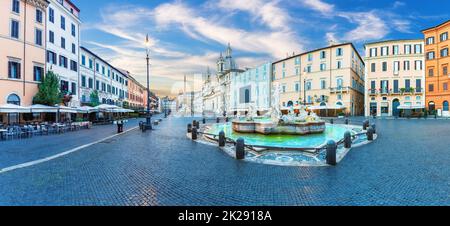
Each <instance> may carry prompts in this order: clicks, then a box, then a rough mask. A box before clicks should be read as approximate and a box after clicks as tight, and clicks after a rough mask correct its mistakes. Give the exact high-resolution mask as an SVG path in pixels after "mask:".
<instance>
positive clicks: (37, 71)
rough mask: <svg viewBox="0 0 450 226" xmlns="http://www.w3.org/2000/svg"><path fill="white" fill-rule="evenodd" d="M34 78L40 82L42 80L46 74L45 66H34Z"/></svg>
mask: <svg viewBox="0 0 450 226" xmlns="http://www.w3.org/2000/svg"><path fill="white" fill-rule="evenodd" d="M33 69H34V70H33V78H34V81H37V82H40V81H42V75H43V74H44V68H42V67H39V66H34V68H33Z"/></svg>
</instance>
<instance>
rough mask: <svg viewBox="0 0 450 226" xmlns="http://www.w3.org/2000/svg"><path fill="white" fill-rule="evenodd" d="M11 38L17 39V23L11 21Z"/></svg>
mask: <svg viewBox="0 0 450 226" xmlns="http://www.w3.org/2000/svg"><path fill="white" fill-rule="evenodd" d="M11 38H16V39H18V38H19V21H17V20H11Z"/></svg>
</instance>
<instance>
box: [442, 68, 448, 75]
mask: <svg viewBox="0 0 450 226" xmlns="http://www.w3.org/2000/svg"><path fill="white" fill-rule="evenodd" d="M442 74H443V75H444V76H447V75H448V69H447V66H444V67H442Z"/></svg>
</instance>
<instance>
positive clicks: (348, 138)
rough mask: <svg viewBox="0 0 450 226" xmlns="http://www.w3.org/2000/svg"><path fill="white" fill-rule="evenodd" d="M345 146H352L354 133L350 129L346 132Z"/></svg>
mask: <svg viewBox="0 0 450 226" xmlns="http://www.w3.org/2000/svg"><path fill="white" fill-rule="evenodd" d="M344 147H345V148H352V134H351V133H350V132H349V131H347V132H345V133H344Z"/></svg>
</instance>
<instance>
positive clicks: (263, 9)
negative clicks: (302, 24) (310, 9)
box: [215, 0, 291, 30]
mask: <svg viewBox="0 0 450 226" xmlns="http://www.w3.org/2000/svg"><path fill="white" fill-rule="evenodd" d="M215 4H217V7H219V8H222V9H227V10H239V11H246V12H249V13H250V14H251V15H252V16H253V17H254V20H255V21H259V20H260V21H261V23H263V24H265V25H267V26H268V27H269V28H271V29H280V30H286V29H288V27H289V26H288V24H289V21H290V20H291V19H290V16H289V13H288V11H286V10H285V9H282V8H281V7H279V6H278V4H277V1H267V0H220V1H219V2H218V3H215Z"/></svg>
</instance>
